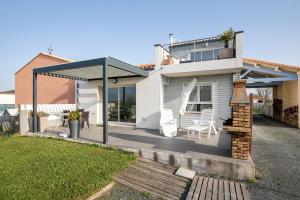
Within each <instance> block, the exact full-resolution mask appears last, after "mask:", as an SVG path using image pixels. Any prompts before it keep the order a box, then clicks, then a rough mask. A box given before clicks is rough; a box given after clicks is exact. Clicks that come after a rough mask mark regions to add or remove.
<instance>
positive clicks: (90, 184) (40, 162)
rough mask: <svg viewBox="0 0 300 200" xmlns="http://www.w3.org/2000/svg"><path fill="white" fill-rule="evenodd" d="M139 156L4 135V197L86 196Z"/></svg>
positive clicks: (0, 165)
mask: <svg viewBox="0 0 300 200" xmlns="http://www.w3.org/2000/svg"><path fill="white" fill-rule="evenodd" d="M134 160H135V156H134V155H133V154H131V153H126V152H122V151H118V150H114V149H109V148H103V147H98V146H96V145H87V144H79V143H73V142H67V141H63V140H56V139H46V138H38V137H21V136H13V137H9V138H1V139H0V199H83V198H86V197H88V196H90V195H92V194H93V193H95V192H97V191H99V190H100V189H101V188H102V187H104V186H105V185H107V184H108V183H109V182H111V181H112V178H113V176H114V175H115V174H116V173H119V172H120V171H122V170H124V169H125V168H126V167H127V166H128V165H129V164H130V163H132V162H134Z"/></svg>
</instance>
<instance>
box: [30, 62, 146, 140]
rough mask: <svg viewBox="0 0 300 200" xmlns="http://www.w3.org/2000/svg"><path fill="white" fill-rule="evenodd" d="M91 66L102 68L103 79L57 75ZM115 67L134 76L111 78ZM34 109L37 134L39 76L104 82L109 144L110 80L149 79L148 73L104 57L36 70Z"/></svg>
mask: <svg viewBox="0 0 300 200" xmlns="http://www.w3.org/2000/svg"><path fill="white" fill-rule="evenodd" d="M91 66H102V77H99V79H94V78H93V79H87V78H85V77H80V76H68V75H63V74H59V73H55V72H57V71H60V70H72V69H81V68H87V67H91ZM109 67H113V68H116V69H119V70H122V71H126V72H130V73H132V74H133V75H132V76H128V75H126V76H118V77H109V75H108V68H109ZM32 73H33V77H32V82H33V85H32V108H33V116H32V117H33V132H34V133H36V132H37V95H38V93H37V84H38V83H37V75H38V74H40V75H46V76H53V77H59V78H66V79H72V80H81V81H93V80H102V90H103V91H102V100H103V104H102V105H103V108H102V109H103V111H102V115H103V143H104V144H107V143H108V116H107V115H108V107H107V105H108V79H116V78H129V77H147V76H148V72H147V71H144V70H142V69H139V68H137V67H135V66H133V65H130V64H128V63H125V62H123V61H120V60H118V59H115V58H112V57H103V58H97V59H92V60H84V61H79V62H71V63H66V64H60V65H53V66H48V67H42V68H35V69H33V71H32Z"/></svg>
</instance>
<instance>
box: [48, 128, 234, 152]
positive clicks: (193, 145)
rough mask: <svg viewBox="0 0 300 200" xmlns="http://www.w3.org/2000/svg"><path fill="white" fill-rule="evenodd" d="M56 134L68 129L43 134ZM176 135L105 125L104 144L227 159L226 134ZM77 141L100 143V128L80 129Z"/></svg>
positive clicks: (227, 140) (227, 143)
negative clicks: (169, 135) (106, 138)
mask: <svg viewBox="0 0 300 200" xmlns="http://www.w3.org/2000/svg"><path fill="white" fill-rule="evenodd" d="M59 133H67V134H69V129H68V128H67V127H58V128H57V129H48V131H47V132H46V133H45V134H51V135H52V134H54V135H58V134H59ZM179 134H180V136H179V137H174V138H167V137H165V136H163V135H162V134H160V133H159V132H158V131H157V130H149V129H138V128H134V127H124V126H109V138H108V143H109V144H110V145H113V146H117V147H126V148H137V149H149V150H158V151H170V152H173V153H178V154H185V155H188V156H191V157H195V156H197V157H198V156H203V155H205V154H209V155H212V156H216V157H230V135H228V134H227V133H226V132H221V133H218V134H217V135H213V134H211V136H208V135H207V134H206V133H202V134H201V139H200V140H199V139H198V133H195V135H194V136H193V135H192V134H190V138H188V137H187V132H184V131H181V132H180V133H179ZM80 138H81V139H87V140H92V141H96V142H100V143H102V140H103V139H102V138H103V135H102V127H101V126H90V128H89V129H88V128H83V129H82V130H81V132H80Z"/></svg>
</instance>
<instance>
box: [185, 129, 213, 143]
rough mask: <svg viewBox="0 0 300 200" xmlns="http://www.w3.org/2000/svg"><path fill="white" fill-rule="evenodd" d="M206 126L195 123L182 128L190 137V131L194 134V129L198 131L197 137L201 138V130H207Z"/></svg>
mask: <svg viewBox="0 0 300 200" xmlns="http://www.w3.org/2000/svg"><path fill="white" fill-rule="evenodd" d="M208 128H209V127H207V126H196V125H194V126H188V127H186V128H184V129H185V130H187V133H188V138H189V137H190V131H192V132H193V135H194V132H195V131H196V132H198V134H199V136H198V139H199V140H200V139H201V138H200V133H201V131H204V130H207V129H208Z"/></svg>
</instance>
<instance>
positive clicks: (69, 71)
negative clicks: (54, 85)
mask: <svg viewBox="0 0 300 200" xmlns="http://www.w3.org/2000/svg"><path fill="white" fill-rule="evenodd" d="M104 64H106V65H107V75H108V78H125V77H137V76H141V77H147V76H148V72H147V71H144V70H142V69H139V68H138V67H136V66H133V65H130V64H128V63H125V62H123V61H120V60H118V59H115V58H112V57H104V58H97V59H92V60H84V61H79V62H72V63H66V64H60V65H54V66H49V67H43V68H37V69H34V70H33V73H36V74H41V75H46V76H54V77H60V78H67V79H74V80H82V81H89V80H97V79H102V78H103V74H102V72H103V66H104Z"/></svg>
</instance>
